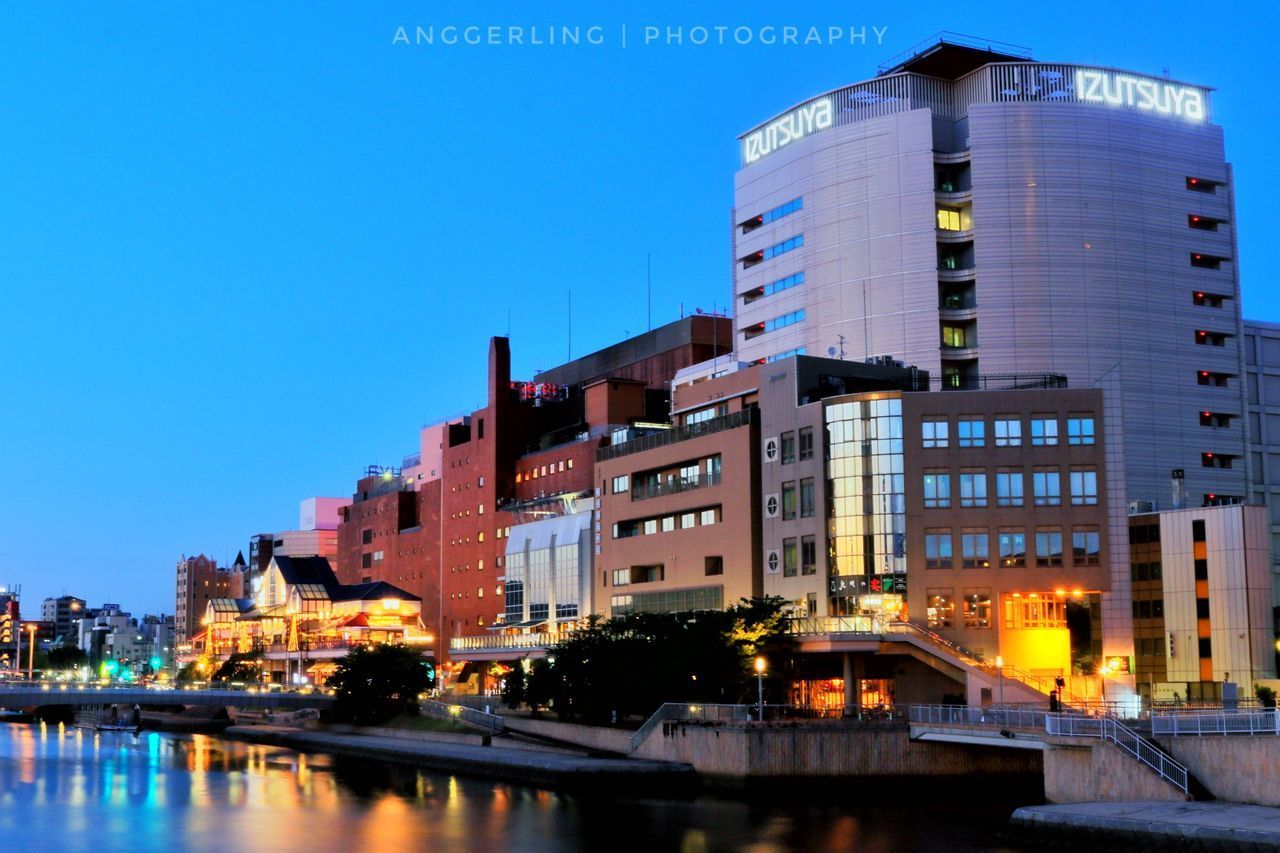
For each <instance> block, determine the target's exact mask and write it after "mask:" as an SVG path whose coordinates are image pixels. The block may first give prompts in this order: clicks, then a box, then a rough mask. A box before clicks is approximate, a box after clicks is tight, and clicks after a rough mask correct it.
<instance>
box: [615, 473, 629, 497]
mask: <svg viewBox="0 0 1280 853" xmlns="http://www.w3.org/2000/svg"><path fill="white" fill-rule="evenodd" d="M629 491H631V475H630V474H623V475H622V476H621V477H614V478H613V493H614V494H615V495H618V494H621V493H623V492H629Z"/></svg>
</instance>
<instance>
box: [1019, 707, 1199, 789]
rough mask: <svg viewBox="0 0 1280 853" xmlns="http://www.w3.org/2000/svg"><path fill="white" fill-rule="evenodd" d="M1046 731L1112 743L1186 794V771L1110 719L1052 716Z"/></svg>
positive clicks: (1064, 715) (1127, 728)
mask: <svg viewBox="0 0 1280 853" xmlns="http://www.w3.org/2000/svg"><path fill="white" fill-rule="evenodd" d="M1045 731H1046V732H1047V733H1048V734H1051V735H1058V736H1062V737H1089V738H1099V739H1101V740H1106V741H1109V742H1110V743H1113V744H1115V745H1116V746H1118V747H1119V748H1120V750H1121V751H1122V752H1125V753H1127V754H1128V755H1129V756H1130V757H1132V758H1135V759H1137V760H1138V761H1139V762H1140V763H1142V764H1145V765H1146V766H1147V767H1149V768H1151V769H1152V770H1153V771H1155V773H1156V775H1158V776H1159V777H1160V778H1161V779H1164V780H1165V781H1166V782H1169V783H1170V784H1171V785H1173V786H1174V787H1176V788H1178V789H1180V790H1181V791H1182V792H1183V793H1184V794H1185V793H1186V792H1187V768H1186V767H1183V766H1182V765H1181V764H1179V763H1178V762H1176V761H1174V760H1173V759H1172V758H1170V757H1169V756H1167V755H1165V754H1164V753H1163V752H1161V751H1160V749H1159V748H1158V747H1156V746H1155V745H1154V744H1151V743H1149V742H1148V741H1146V740H1145V739H1143V737H1142V736H1141V735H1140V734H1138V733H1137V732H1135V731H1134V730H1133V729H1131V728H1129V727H1128V726H1126V725H1124V724H1123V723H1121V722H1119V721H1117V720H1114V719H1112V718H1111V717H1077V716H1074V715H1071V714H1049V715H1047V716H1046V717H1045Z"/></svg>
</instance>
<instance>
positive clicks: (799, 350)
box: [765, 347, 805, 364]
mask: <svg viewBox="0 0 1280 853" xmlns="http://www.w3.org/2000/svg"><path fill="white" fill-rule="evenodd" d="M804 354H805V348H804V347H796V348H795V349H789V350H784V351H782V352H780V353H775V354H774V355H771V356H769V357H768V358H766V359H765V363H766V364H772V363H773V362H775V361H785V360H786V359H788V358H791V356H793V355H804Z"/></svg>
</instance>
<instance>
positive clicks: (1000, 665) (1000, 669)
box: [996, 655, 1004, 705]
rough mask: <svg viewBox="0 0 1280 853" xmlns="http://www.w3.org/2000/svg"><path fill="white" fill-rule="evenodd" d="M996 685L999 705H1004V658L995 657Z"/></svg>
mask: <svg viewBox="0 0 1280 853" xmlns="http://www.w3.org/2000/svg"><path fill="white" fill-rule="evenodd" d="M996 684H997V685H999V691H1000V692H999V694H998V695H999V697H1000V698H999V699H998V700H997V701H999V703H1000V704H1001V705H1003V704H1004V658H1003V657H1002V656H1000V655H996Z"/></svg>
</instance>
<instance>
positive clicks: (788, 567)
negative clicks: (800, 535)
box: [782, 536, 799, 578]
mask: <svg viewBox="0 0 1280 853" xmlns="http://www.w3.org/2000/svg"><path fill="white" fill-rule="evenodd" d="M798 557H799V554H798V552H797V551H796V539H795V537H794V536H790V537H787V538H786V539H783V540H782V576H783V577H784V578H793V577H795V576H796V568H797V565H798Z"/></svg>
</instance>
